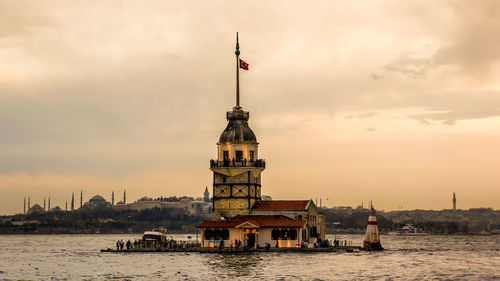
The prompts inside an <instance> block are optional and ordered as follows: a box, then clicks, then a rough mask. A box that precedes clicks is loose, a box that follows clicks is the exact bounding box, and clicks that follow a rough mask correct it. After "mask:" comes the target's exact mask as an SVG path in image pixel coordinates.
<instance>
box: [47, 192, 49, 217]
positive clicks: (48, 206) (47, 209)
mask: <svg viewBox="0 0 500 281" xmlns="http://www.w3.org/2000/svg"><path fill="white" fill-rule="evenodd" d="M47 211H48V212H49V213H50V196H49V204H48V209H47Z"/></svg>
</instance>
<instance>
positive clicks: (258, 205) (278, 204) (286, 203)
mask: <svg viewBox="0 0 500 281" xmlns="http://www.w3.org/2000/svg"><path fill="white" fill-rule="evenodd" d="M308 203H309V200H273V201H257V202H255V204H254V205H253V207H252V210H305V209H306V208H307V204H308Z"/></svg>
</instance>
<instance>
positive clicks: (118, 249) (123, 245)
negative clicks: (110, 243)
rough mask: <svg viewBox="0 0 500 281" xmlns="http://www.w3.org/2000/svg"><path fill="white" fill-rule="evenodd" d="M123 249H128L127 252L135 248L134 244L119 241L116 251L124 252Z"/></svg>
mask: <svg viewBox="0 0 500 281" xmlns="http://www.w3.org/2000/svg"><path fill="white" fill-rule="evenodd" d="M123 247H127V251H129V250H130V249H132V248H133V244H132V242H130V240H128V241H127V243H124V242H123V240H118V241H116V250H117V251H123Z"/></svg>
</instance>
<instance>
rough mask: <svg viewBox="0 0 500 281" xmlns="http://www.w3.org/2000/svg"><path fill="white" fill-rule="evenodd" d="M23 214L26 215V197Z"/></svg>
mask: <svg viewBox="0 0 500 281" xmlns="http://www.w3.org/2000/svg"><path fill="white" fill-rule="evenodd" d="M23 214H24V215H26V197H24V209H23Z"/></svg>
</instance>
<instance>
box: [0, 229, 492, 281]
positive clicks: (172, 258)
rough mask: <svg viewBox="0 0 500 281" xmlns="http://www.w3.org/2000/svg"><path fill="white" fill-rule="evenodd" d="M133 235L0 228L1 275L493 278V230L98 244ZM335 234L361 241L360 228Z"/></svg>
mask: <svg viewBox="0 0 500 281" xmlns="http://www.w3.org/2000/svg"><path fill="white" fill-rule="evenodd" d="M171 237H172V238H174V239H183V240H189V239H188V237H187V235H171ZM139 238H140V235H127V234H121V235H101V234H95V235H94V234H93V235H0V280H239V279H240V280H245V279H252V280H311V279H314V280H500V236H453V235H449V236H418V237H411V236H391V235H382V236H381V240H382V245H383V246H384V247H385V248H386V250H385V251H383V252H364V251H360V252H354V253H347V252H338V253H277V252H269V253H243V254H225V253H223V254H209V253H204V254H201V253H101V252H100V249H103V248H115V243H116V241H117V240H118V239H123V240H124V241H125V242H126V241H127V240H128V239H131V240H132V241H133V239H139ZM328 238H330V239H333V238H334V237H333V236H328ZM336 238H337V239H342V240H346V241H352V243H353V244H356V245H360V244H361V242H362V239H363V236H362V235H337V236H336ZM191 239H195V236H194V235H193V237H192V238H191Z"/></svg>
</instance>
